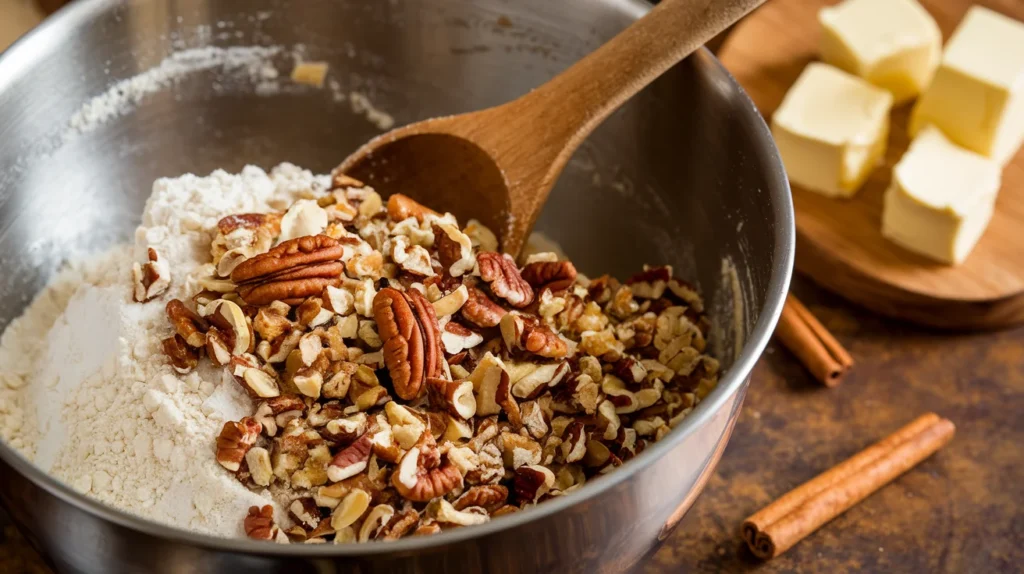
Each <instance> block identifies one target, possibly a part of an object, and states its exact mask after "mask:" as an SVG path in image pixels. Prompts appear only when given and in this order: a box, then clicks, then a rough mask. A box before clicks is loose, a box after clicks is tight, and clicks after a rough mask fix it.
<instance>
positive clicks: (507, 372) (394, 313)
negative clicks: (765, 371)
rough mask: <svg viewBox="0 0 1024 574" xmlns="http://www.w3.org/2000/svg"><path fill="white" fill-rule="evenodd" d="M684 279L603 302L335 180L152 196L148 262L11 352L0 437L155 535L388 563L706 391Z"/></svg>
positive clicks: (259, 179) (598, 294) (702, 319)
mask: <svg viewBox="0 0 1024 574" xmlns="http://www.w3.org/2000/svg"><path fill="white" fill-rule="evenodd" d="M709 327H710V323H709V321H708V319H707V317H706V316H705V314H704V308H703V302H702V300H701V298H700V296H699V295H698V294H697V292H696V291H695V290H694V289H693V288H692V287H691V286H689V285H688V284H687V283H685V282H684V281H682V280H680V279H677V278H675V277H674V276H673V274H672V269H671V268H670V267H646V268H645V269H644V270H643V271H641V272H640V273H638V274H637V275H636V276H634V277H632V278H630V279H629V280H628V281H626V282H625V283H620V282H619V281H617V280H615V279H614V278H611V277H608V276H602V277H598V278H595V279H589V278H587V277H585V276H583V275H581V274H579V273H577V271H576V269H575V268H574V267H573V265H572V264H571V263H570V262H568V261H566V260H564V258H560V257H559V256H558V255H556V254H555V253H552V252H540V253H533V254H530V255H528V256H526V257H525V259H524V261H522V262H516V261H514V260H513V259H512V258H511V257H509V256H507V255H501V254H500V253H499V252H498V242H497V239H496V237H495V236H494V234H493V233H491V232H490V230H488V229H486V228H485V227H483V226H481V225H480V224H479V223H477V222H474V221H470V222H468V224H467V225H466V226H465V227H462V226H460V225H459V224H458V222H457V221H456V220H455V218H454V217H453V216H451V215H450V214H443V215H442V214H439V213H436V212H434V211H432V210H430V209H429V208H427V207H425V206H422V205H420V204H418V203H416V202H415V201H412V200H411V199H409V198H407V197H404V196H393V197H391V198H389V200H388V201H386V202H385V201H384V200H382V198H381V197H380V195H378V194H377V193H376V192H374V191H373V190H372V189H371V188H369V187H366V186H364V185H363V184H362V183H361V182H358V181H356V180H353V179H351V178H348V177H346V176H344V175H340V174H336V175H334V176H314V175H313V174H311V173H310V172H308V171H304V170H302V169H300V168H297V167H295V166H293V165H290V164H282V165H281V166H278V167H277V168H275V169H274V170H272V171H271V173H270V174H269V175H268V174H267V173H265V172H264V171H262V170H260V169H258V168H254V167H251V166H250V167H246V168H245V169H244V170H243V171H242V173H241V174H239V175H230V174H227V173H225V172H222V171H218V172H215V173H213V174H211V175H210V176H208V177H196V176H193V175H186V176H182V177H180V178H176V179H161V180H158V181H157V182H156V183H155V184H154V189H153V195H152V197H151V198H150V200H149V202H148V203H147V205H146V209H145V213H144V215H143V223H142V225H141V226H140V227H139V229H138V231H137V232H136V244H135V246H134V247H127V246H125V247H119V248H116V249H114V250H112V251H110V252H109V253H106V254H103V255H101V256H100V257H97V258H95V259H92V260H89V261H85V262H80V263H78V264H76V265H73V266H71V267H69V268H68V269H67V270H65V271H63V272H62V273H60V274H59V275H58V277H57V278H56V279H55V280H54V281H53V282H52V283H51V285H50V286H48V287H47V289H46V290H44V292H43V293H41V294H40V295H39V296H38V297H37V298H36V300H35V301H34V302H33V303H32V304H31V305H30V307H29V308H28V310H27V311H26V313H25V315H23V316H22V317H21V318H19V319H17V320H16V321H14V322H12V324H11V325H10V326H9V327H8V329H7V331H6V332H5V333H4V335H3V337H2V339H0V377H2V384H0V434H2V437H3V438H4V439H5V440H6V441H7V442H8V443H9V444H11V445H12V446H14V447H15V448H17V449H18V450H19V451H21V452H22V453H23V454H24V455H25V456H27V457H28V458H30V459H31V460H33V461H34V462H35V463H36V464H37V465H39V466H40V467H41V468H43V469H44V470H45V471H47V472H49V473H51V474H52V475H54V476H56V477H57V478H59V479H61V480H63V481H65V482H67V483H68V484H70V485H71V486H73V487H74V488H76V489H78V490H79V491H81V492H84V493H87V494H89V495H90V496H93V497H95V498H97V499H99V500H102V501H104V502H107V503H109V504H111V505H113V506H115V507H118V508H121V509H123V510H126V511H128V512H132V513H135V514H138V515H141V516H144V517H146V518H150V519H153V520H156V521H159V522H164V523H167V524H171V525H174V526H178V527H182V528H187V529H192V530H196V531H200V532H204V533H209V534H214V535H220V536H242V535H247V536H249V537H251V538H256V539H266V540H276V541H278V542H293V543H295V542H306V543H318V542H319V543H322V542H329V541H333V542H334V543H343V542H352V541H360V542H362V541H368V540H376V539H383V540H390V539H396V538H399V537H402V536H406V535H425V534H432V533H435V532H439V531H441V530H443V529H445V528H449V527H458V526H469V525H474V524H480V523H483V522H486V521H488V520H490V519H492V518H494V517H497V516H501V515H503V514H507V513H511V512H517V511H520V510H523V509H526V508H528V507H529V506H532V505H534V504H537V503H540V502H543V501H544V500H547V499H550V498H552V497H556V496H560V495H563V494H566V493H569V492H572V491H573V490H575V489H578V488H579V487H580V486H582V485H583V484H584V483H585V482H586V481H588V480H591V479H594V478H596V477H598V476H600V475H601V474H604V473H606V472H609V471H612V470H614V469H615V468H617V467H618V466H619V465H621V464H623V463H624V462H626V461H628V460H629V459H630V458H632V457H634V456H636V455H637V454H638V453H640V452H641V451H642V450H643V449H644V448H645V447H646V446H647V445H648V444H649V443H651V442H653V441H655V440H658V439H660V438H662V437H663V436H664V435H665V434H667V433H668V432H669V430H670V429H671V428H672V427H674V426H676V425H677V424H679V422H680V421H681V420H682V419H683V418H684V417H685V416H686V415H687V414H688V413H689V412H690V411H691V410H692V408H693V407H694V405H695V404H696V403H697V402H699V401H700V400H701V399H702V398H703V397H704V396H706V394H707V393H708V392H710V390H711V389H712V388H713V387H714V385H715V384H716V383H717V378H718V363H717V361H715V360H714V359H713V358H711V357H709V356H707V355H706V354H704V351H705V346H706V342H705V339H706V336H707V333H708V329H709Z"/></svg>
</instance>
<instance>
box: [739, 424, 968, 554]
mask: <svg viewBox="0 0 1024 574" xmlns="http://www.w3.org/2000/svg"><path fill="white" fill-rule="evenodd" d="M955 432H956V427H955V426H954V425H953V423H952V422H951V421H950V420H948V419H944V418H941V417H939V416H938V415H936V414H935V413H927V414H924V415H921V416H920V417H918V418H917V419H915V420H914V421H913V422H911V423H910V424H908V425H906V426H904V427H903V428H901V429H899V430H898V431H896V432H894V433H893V434H891V435H889V436H887V437H886V438H884V439H882V440H881V441H879V442H877V443H875V444H873V445H871V446H869V447H868V448H866V449H864V450H862V451H861V452H859V453H857V454H856V455H854V456H852V457H850V458H849V459H847V460H845V461H843V462H842V463H840V464H838V465H836V466H835V467H833V468H832V469H830V470H828V471H826V472H824V473H822V474H820V475H818V476H817V477H815V478H813V479H811V480H810V481H808V482H805V483H804V484H802V485H800V486H799V487H797V488H795V489H793V490H791V491H790V492H788V493H786V494H785V495H784V496H783V497H782V498H780V499H778V500H776V501H775V502H773V503H771V504H769V505H768V506H766V507H765V508H763V509H762V510H760V511H759V512H757V513H756V514H754V515H753V516H751V517H750V518H748V519H747V520H745V521H744V522H743V526H742V527H741V536H742V537H743V540H744V541H745V542H746V543H747V546H749V547H750V550H751V551H752V552H753V553H754V555H756V556H757V557H758V558H762V559H768V558H772V557H775V556H778V555H779V554H782V553H783V552H785V551H786V550H788V549H789V548H791V547H792V546H793V545H794V544H796V543H797V542H799V541H800V540H802V539H803V538H805V537H806V536H807V535H808V534H810V533H812V532H814V531H815V530H817V529H818V528H819V527H821V526H822V525H823V524H825V523H826V522H828V521H830V520H832V519H833V518H835V517H837V516H839V515H840V514H842V513H843V512H846V511H847V510H848V509H849V508H851V507H852V506H853V505H855V504H857V503H858V502H860V501H861V500H864V499H865V498H867V497H868V496H869V495H870V494H872V493H873V492H875V491H876V490H878V489H879V488H881V487H882V486H884V485H886V484H888V483H889V482H891V481H892V480H893V479H895V478H896V477H898V476H899V475H901V474H903V473H904V472H906V471H907V470H910V469H911V468H913V467H914V466H915V465H917V464H918V463H919V462H921V461H922V460H924V459H926V458H928V457H929V456H930V455H931V454H933V453H934V452H935V451H937V450H939V449H940V448H942V446H944V445H945V444H946V443H948V442H949V441H950V439H952V438H953V434H954V433H955Z"/></svg>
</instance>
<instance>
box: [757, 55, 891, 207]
mask: <svg viewBox="0 0 1024 574" xmlns="http://www.w3.org/2000/svg"><path fill="white" fill-rule="evenodd" d="M891 107H892V95H891V94H890V93H889V92H887V91H885V90H883V89H881V88H878V87H875V86H873V85H871V84H869V83H868V82H866V81H864V80H862V79H860V78H858V77H856V76H853V75H850V74H847V73H846V72H843V71H842V70H839V69H837V68H834V67H832V66H829V65H827V64H821V63H817V62H815V63H812V64H808V66H807V67H806V68H804V71H803V73H802V74H800V77H799V78H798V79H797V81H796V83H795V84H793V87H791V88H790V89H789V92H787V93H786V97H785V98H783V100H782V105H781V106H779V109H778V111H776V112H775V115H773V116H772V135H773V136H774V137H775V144H776V145H777V146H778V148H779V153H780V154H781V155H782V162H783V163H784V164H785V166H786V172H787V173H788V174H789V180H790V181H791V182H792V183H794V184H796V185H799V186H801V187H803V188H806V189H809V190H812V191H816V192H818V193H822V194H824V195H828V196H832V197H851V196H853V194H855V193H856V192H857V190H858V189H859V188H860V186H861V185H862V184H863V183H864V180H866V179H867V177H868V175H869V174H870V173H871V171H872V170H873V169H874V168H875V167H876V166H877V165H878V163H879V160H880V159H881V158H882V156H883V155H885V147H886V140H887V139H888V136H889V109H890V108H891Z"/></svg>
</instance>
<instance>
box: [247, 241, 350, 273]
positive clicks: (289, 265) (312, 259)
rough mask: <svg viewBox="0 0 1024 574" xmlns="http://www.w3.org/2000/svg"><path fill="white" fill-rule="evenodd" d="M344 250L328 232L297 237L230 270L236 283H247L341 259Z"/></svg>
mask: <svg viewBox="0 0 1024 574" xmlns="http://www.w3.org/2000/svg"><path fill="white" fill-rule="evenodd" d="M344 252H345V247H344V245H342V244H341V243H339V242H338V240H337V239H334V238H331V237H328V236H326V235H307V236H304V237H296V238H295V239H289V240H288V241H285V242H283V243H281V244H280V245H278V246H277V247H275V248H273V249H271V250H270V251H267V252H266V253H262V254H260V255H257V256H256V257H253V258H252V259H248V260H246V261H244V262H242V263H239V264H238V267H235V269H234V271H232V272H231V280H232V281H234V282H235V283H245V282H247V281H252V280H254V279H259V278H261V277H266V276H269V275H273V274H275V273H280V272H282V271H287V270H291V269H296V268H299V267H304V266H306V265H313V264H316V263H324V262H328V261H338V260H339V259H341V256H342V255H343V254H344Z"/></svg>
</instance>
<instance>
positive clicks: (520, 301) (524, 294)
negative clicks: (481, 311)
mask: <svg viewBox="0 0 1024 574" xmlns="http://www.w3.org/2000/svg"><path fill="white" fill-rule="evenodd" d="M476 261H477V264H478V265H479V266H480V277H481V278H483V280H484V281H486V282H487V283H488V284H489V285H490V287H491V292H492V293H494V294H495V295H496V296H498V297H501V298H502V299H504V300H506V301H508V303H509V305H512V306H513V307H517V308H522V307H526V306H527V305H529V304H530V303H533V288H532V287H530V284H529V283H527V282H526V281H525V280H524V279H523V277H522V275H520V274H519V268H518V267H516V262H515V259H512V256H511V255H509V254H507V253H505V254H500V253H495V252H493V251H485V252H482V253H478V254H477V256H476Z"/></svg>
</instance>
